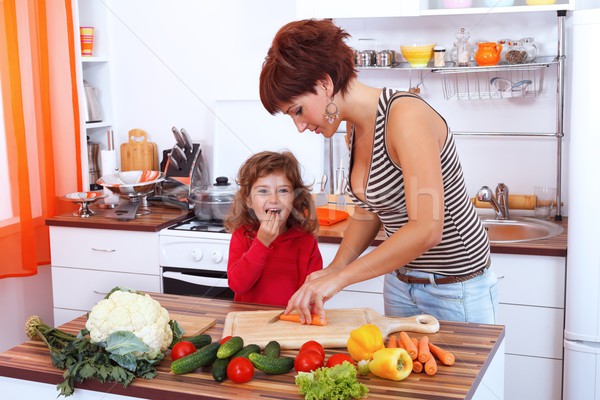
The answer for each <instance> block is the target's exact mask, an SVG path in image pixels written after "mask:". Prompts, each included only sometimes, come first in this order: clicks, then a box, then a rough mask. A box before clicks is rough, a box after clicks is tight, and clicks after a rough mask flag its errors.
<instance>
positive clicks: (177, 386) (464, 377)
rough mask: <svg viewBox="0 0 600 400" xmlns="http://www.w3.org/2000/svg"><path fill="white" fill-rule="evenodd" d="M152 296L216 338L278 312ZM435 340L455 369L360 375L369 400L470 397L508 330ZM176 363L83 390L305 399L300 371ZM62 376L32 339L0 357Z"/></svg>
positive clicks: (474, 329)
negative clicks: (183, 368)
mask: <svg viewBox="0 0 600 400" xmlns="http://www.w3.org/2000/svg"><path fill="white" fill-rule="evenodd" d="M151 295H152V297H153V298H155V299H156V300H158V301H159V302H160V303H161V304H162V305H163V306H164V307H165V308H167V309H168V310H170V311H172V312H178V313H190V314H194V315H200V316H206V317H214V318H215V319H216V321H217V323H216V324H215V325H214V326H213V327H211V328H210V329H209V330H208V331H206V333H208V334H210V335H211V336H212V338H213V340H218V339H220V338H221V334H222V332H223V323H224V321H225V317H226V315H227V313H229V312H233V311H254V310H257V309H263V310H265V309H272V308H273V307H270V306H259V305H253V304H244V303H235V302H231V301H227V300H215V299H205V298H198V297H186V296H173V295H165V294H158V293H157V294H153V293H151ZM84 323H85V317H84V316H81V317H79V318H77V319H75V320H73V321H71V322H69V323H67V324H65V325H63V326H62V327H61V329H63V330H65V331H70V332H73V333H77V332H78V331H79V330H80V329H81V328H82V327H83V326H84ZM266 334H268V333H266ZM413 335H414V336H415V337H417V338H419V337H420V336H421V335H420V334H416V333H415V334H413ZM429 336H430V339H431V341H432V342H433V343H436V344H438V345H440V346H442V347H445V348H447V349H448V350H451V351H452V352H453V353H454V355H455V357H456V363H455V364H454V365H452V366H450V367H447V366H443V365H441V364H440V365H438V372H437V374H436V375H434V376H428V375H425V374H424V373H420V374H414V373H413V374H411V375H410V376H409V377H408V378H406V379H405V380H403V381H400V382H394V381H390V380H385V379H381V378H377V377H375V376H373V375H368V376H366V377H360V376H359V380H360V381H361V382H362V383H364V384H365V385H367V387H368V388H369V398H402V399H406V400H410V399H415V400H416V399H424V398H428V399H433V398H435V399H442V398H444V399H447V398H452V399H470V398H471V397H472V396H473V394H474V393H475V390H476V389H477V385H478V384H479V382H480V380H481V378H482V376H483V375H484V374H485V372H486V370H487V367H488V365H489V363H490V362H491V360H492V358H493V357H494V356H495V355H496V352H497V351H498V348H499V347H500V344H501V343H502V341H503V339H504V327H503V326H499V325H479V324H466V323H457V322H445V321H440V331H439V332H438V333H436V334H433V335H429ZM340 351H345V349H339V350H338V349H328V350H327V353H328V354H327V357H328V356H329V355H331V354H333V353H335V352H340ZM284 353H287V354H288V355H294V356H295V355H296V354H297V352H296V351H285V352H284ZM170 363H171V359H170V355H167V356H166V357H165V359H164V360H163V361H162V362H161V364H160V365H159V366H158V375H157V377H156V378H155V379H153V380H144V379H139V378H136V379H135V380H134V381H133V383H132V384H131V385H130V386H129V387H127V388H123V386H122V385H120V384H102V383H99V382H97V381H87V382H85V383H84V384H82V385H80V386H77V387H80V388H85V389H89V390H94V391H99V392H105V393H113V394H121V395H125V396H133V397H142V398H148V399H178V400H186V399H237V400H239V399H261V398H262V399H264V398H277V399H301V398H302V397H301V396H300V395H299V394H298V389H297V387H296V385H295V384H294V377H295V375H296V373H295V371H293V370H292V371H291V372H290V373H288V374H285V375H267V374H264V373H262V372H261V371H256V373H255V375H254V378H253V379H252V380H251V381H250V382H248V383H245V384H236V383H233V382H231V381H230V380H226V381H224V382H222V383H217V382H215V381H214V380H213V378H212V375H211V372H210V369H209V368H202V369H199V370H197V371H195V372H194V373H190V374H185V375H174V374H173V373H171V372H170V369H169V366H170ZM62 372H63V371H61V370H58V369H55V368H54V367H52V362H51V359H50V353H49V351H48V349H47V348H46V346H45V345H44V344H43V343H42V342H41V341H33V340H31V341H28V342H25V343H23V344H20V345H19V346H16V347H14V348H12V349H10V350H8V351H6V352H4V353H2V354H0V375H2V376H6V377H11V378H17V379H24V380H30V381H37V382H43V383H48V384H58V383H59V382H61V381H62ZM75 393H77V388H76V389H75ZM57 394H58V392H57Z"/></svg>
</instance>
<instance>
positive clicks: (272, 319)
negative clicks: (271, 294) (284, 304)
mask: <svg viewBox="0 0 600 400" xmlns="http://www.w3.org/2000/svg"><path fill="white" fill-rule="evenodd" d="M284 312H285V311H282V312H280V313H277V315H276V316H274V317H273V318H271V319H270V320H269V321H267V322H268V323H269V324H272V323H273V322H277V321H279V317H280V316H281V315H283V313H284Z"/></svg>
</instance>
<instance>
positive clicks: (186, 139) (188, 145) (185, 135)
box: [180, 128, 194, 153]
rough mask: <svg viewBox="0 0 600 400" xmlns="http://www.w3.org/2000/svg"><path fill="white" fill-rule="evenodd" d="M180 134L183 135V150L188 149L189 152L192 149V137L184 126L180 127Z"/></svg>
mask: <svg viewBox="0 0 600 400" xmlns="http://www.w3.org/2000/svg"><path fill="white" fill-rule="evenodd" d="M180 132H181V135H182V136H183V141H184V142H185V150H188V151H189V152H190V153H191V152H192V151H193V150H194V144H193V143H192V137H191V136H190V134H189V133H187V131H186V130H185V128H181V130H180Z"/></svg>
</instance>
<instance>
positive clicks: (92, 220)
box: [46, 204, 194, 232]
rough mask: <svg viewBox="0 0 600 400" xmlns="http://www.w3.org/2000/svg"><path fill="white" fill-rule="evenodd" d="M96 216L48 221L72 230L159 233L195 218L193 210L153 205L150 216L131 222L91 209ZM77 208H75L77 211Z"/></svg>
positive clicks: (60, 218)
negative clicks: (106, 215) (87, 229)
mask: <svg viewBox="0 0 600 400" xmlns="http://www.w3.org/2000/svg"><path fill="white" fill-rule="evenodd" d="M90 208H91V209H92V210H93V211H94V212H95V213H96V214H95V215H92V216H91V217H88V218H81V217H77V216H74V215H73V213H72V212H70V213H66V214H60V215H56V216H54V217H50V218H47V219H46V225H49V226H68V227H72V228H91V229H116V230H123V231H141V232H158V231H160V230H161V229H164V228H167V227H169V226H171V225H174V224H176V223H178V222H180V221H183V220H186V219H188V218H191V217H193V216H194V213H193V211H191V210H181V209H179V208H175V207H168V206H164V205H156V204H152V205H151V206H150V210H151V211H152V212H151V213H150V214H146V215H139V216H136V217H135V219H132V220H129V221H123V220H117V219H112V218H107V217H105V214H106V213H107V212H108V211H109V210H108V209H105V208H98V207H96V206H94V205H92V206H91V207H90ZM76 210H77V207H74V208H73V211H76Z"/></svg>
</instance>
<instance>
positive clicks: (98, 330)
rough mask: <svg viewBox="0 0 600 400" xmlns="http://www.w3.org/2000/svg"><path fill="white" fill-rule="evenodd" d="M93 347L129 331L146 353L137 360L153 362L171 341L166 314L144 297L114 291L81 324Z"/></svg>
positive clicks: (171, 336) (150, 299)
mask: <svg viewBox="0 0 600 400" xmlns="http://www.w3.org/2000/svg"><path fill="white" fill-rule="evenodd" d="M85 327H86V329H87V330H88V331H89V332H90V340H91V341H92V342H93V343H101V342H106V340H107V338H108V336H109V335H110V334H111V333H113V332H117V331H129V332H132V333H133V334H135V335H136V336H137V337H138V338H140V339H141V340H142V341H143V342H144V343H145V344H146V345H147V346H148V347H149V348H150V350H149V351H148V352H147V353H144V354H141V355H139V356H138V357H143V356H146V357H148V358H149V359H154V358H156V357H157V356H158V355H159V354H160V353H162V352H164V351H166V350H167V349H168V347H169V345H170V344H171V342H172V340H173V331H172V330H171V327H170V326H169V312H168V311H167V310H166V309H165V308H163V307H162V306H161V305H160V303H159V302H158V301H156V300H154V299H153V298H152V297H150V296H149V295H148V294H142V293H135V292H128V291H120V290H117V291H114V292H113V293H112V294H111V295H110V296H108V297H107V298H105V299H103V300H100V301H99V302H98V303H96V305H95V306H94V307H93V308H92V310H91V311H90V313H89V315H88V319H87V322H86V324H85Z"/></svg>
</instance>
